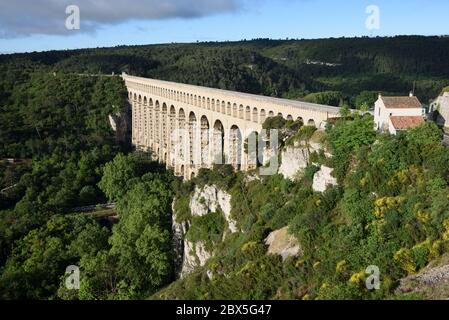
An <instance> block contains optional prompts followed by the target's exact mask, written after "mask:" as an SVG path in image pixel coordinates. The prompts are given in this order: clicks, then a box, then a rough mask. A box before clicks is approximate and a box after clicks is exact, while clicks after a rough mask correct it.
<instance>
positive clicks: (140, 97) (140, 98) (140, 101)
mask: <svg viewBox="0 0 449 320" xmlns="http://www.w3.org/2000/svg"><path fill="white" fill-rule="evenodd" d="M139 103H142V96H141V95H140V94H139Z"/></svg>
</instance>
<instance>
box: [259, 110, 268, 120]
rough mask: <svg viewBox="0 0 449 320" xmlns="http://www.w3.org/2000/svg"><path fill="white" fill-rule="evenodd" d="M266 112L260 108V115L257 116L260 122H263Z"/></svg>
mask: <svg viewBox="0 0 449 320" xmlns="http://www.w3.org/2000/svg"><path fill="white" fill-rule="evenodd" d="M266 117H267V116H266V113H265V109H262V110H260V117H259V121H260V123H262V124H263V123H264V122H265V119H266Z"/></svg>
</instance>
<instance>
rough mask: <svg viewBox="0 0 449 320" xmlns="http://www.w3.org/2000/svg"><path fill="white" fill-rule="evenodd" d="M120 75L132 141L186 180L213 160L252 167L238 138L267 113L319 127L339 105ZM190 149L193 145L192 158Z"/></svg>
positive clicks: (254, 129)
mask: <svg viewBox="0 0 449 320" xmlns="http://www.w3.org/2000/svg"><path fill="white" fill-rule="evenodd" d="M122 78H123V80H124V81H125V84H126V87H127V90H128V95H129V102H130V104H131V108H132V144H133V145H134V146H135V147H136V148H137V149H138V150H144V151H151V152H152V157H153V159H155V160H159V161H161V162H164V163H165V164H166V165H167V167H169V168H172V169H174V172H175V174H176V175H178V176H184V177H185V178H188V179H190V178H191V177H193V176H194V175H195V174H197V173H198V170H199V169H200V168H204V167H206V168H208V167H211V166H212V163H217V161H223V162H222V163H228V164H231V165H233V166H234V167H235V168H236V169H240V170H248V169H252V168H253V167H254V164H252V163H250V162H251V161H249V159H248V156H247V155H246V154H245V152H244V143H243V141H245V139H246V138H247V137H248V136H249V135H250V134H251V133H252V132H257V133H259V132H261V130H262V124H263V123H264V121H265V119H266V118H267V117H273V116H276V115H280V116H282V117H284V118H286V119H288V120H298V119H299V120H302V121H303V123H304V124H307V125H314V126H317V127H318V128H319V127H323V126H324V124H325V123H326V121H327V120H328V119H329V118H335V117H338V114H339V108H336V107H331V106H326V105H318V104H312V103H306V102H301V101H294V100H287V99H279V98H272V97H266V96H259V95H253V94H246V93H240V92H234V91H227V90H220V89H212V88H206V87H199V86H193V85H186V84H181V83H175V82H167V81H161V80H154V79H147V78H141V77H135V76H129V75H127V74H123V75H122ZM180 129H184V130H180ZM194 141H198V142H197V143H194ZM195 144H196V146H195ZM195 148H198V149H195ZM194 149H195V150H197V151H198V150H199V152H198V153H197V154H199V156H198V157H199V159H196V160H197V161H193V158H194V157H195V155H194V154H196V153H195V150H194ZM217 156H218V157H217ZM217 159H219V160H217Z"/></svg>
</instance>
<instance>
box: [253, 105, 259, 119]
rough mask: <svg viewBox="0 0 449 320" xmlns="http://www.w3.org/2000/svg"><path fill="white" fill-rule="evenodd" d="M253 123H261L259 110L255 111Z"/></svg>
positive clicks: (255, 109)
mask: <svg viewBox="0 0 449 320" xmlns="http://www.w3.org/2000/svg"><path fill="white" fill-rule="evenodd" d="M253 122H255V123H257V122H259V112H258V110H257V108H254V109H253Z"/></svg>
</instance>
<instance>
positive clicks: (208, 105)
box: [207, 98, 210, 110]
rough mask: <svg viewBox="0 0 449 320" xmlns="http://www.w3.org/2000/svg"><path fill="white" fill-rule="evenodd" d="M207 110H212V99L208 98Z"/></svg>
mask: <svg viewBox="0 0 449 320" xmlns="http://www.w3.org/2000/svg"><path fill="white" fill-rule="evenodd" d="M207 110H210V99H209V98H207Z"/></svg>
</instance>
